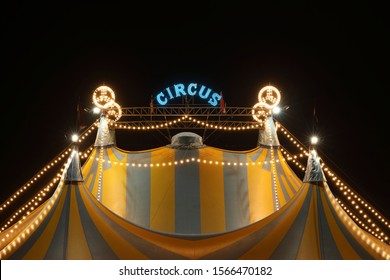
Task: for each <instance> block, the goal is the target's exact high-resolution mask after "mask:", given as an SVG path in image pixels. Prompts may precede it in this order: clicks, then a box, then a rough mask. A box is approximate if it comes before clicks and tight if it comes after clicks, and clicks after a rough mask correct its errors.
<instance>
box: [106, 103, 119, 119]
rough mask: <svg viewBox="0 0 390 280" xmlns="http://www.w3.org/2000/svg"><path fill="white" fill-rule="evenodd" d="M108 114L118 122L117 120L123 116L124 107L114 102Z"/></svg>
mask: <svg viewBox="0 0 390 280" xmlns="http://www.w3.org/2000/svg"><path fill="white" fill-rule="evenodd" d="M107 115H108V117H109V118H110V119H111V120H112V121H114V122H116V121H117V120H119V119H120V118H121V117H122V109H121V107H120V106H119V104H118V103H116V102H115V103H114V104H113V106H111V107H110V108H109V109H108V110H107Z"/></svg>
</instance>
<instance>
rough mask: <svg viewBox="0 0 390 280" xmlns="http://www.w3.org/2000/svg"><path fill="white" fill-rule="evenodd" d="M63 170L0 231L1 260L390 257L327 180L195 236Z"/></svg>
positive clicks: (308, 183) (308, 184)
mask: <svg viewBox="0 0 390 280" xmlns="http://www.w3.org/2000/svg"><path fill="white" fill-rule="evenodd" d="M73 157H76V158H77V157H78V153H73ZM77 162H78V160H74V159H73V160H72V161H71V164H70V166H71V167H70V170H77V168H76V169H75V168H73V167H72V164H77ZM68 170H69V169H68ZM69 173H72V172H67V170H65V171H64V177H63V179H61V181H60V182H59V184H58V186H57V188H56V190H55V192H54V194H53V195H52V197H51V198H50V199H49V200H48V201H47V202H46V203H45V204H43V205H41V206H40V207H39V208H38V209H36V210H35V211H34V212H33V213H31V214H30V216H29V217H28V218H27V219H25V220H23V221H22V222H21V223H17V224H15V225H14V226H12V227H10V228H9V229H7V230H6V231H4V232H2V233H1V236H0V240H1V243H0V250H1V251H0V257H1V258H2V259H8V258H9V259H390V247H389V246H387V245H385V244H384V243H381V242H380V241H379V240H377V239H376V238H374V237H373V236H372V235H370V234H368V233H367V232H365V231H363V230H361V229H360V228H359V227H358V226H357V225H356V224H355V223H354V222H353V221H352V220H351V219H350V218H349V216H348V215H347V214H346V213H345V212H344V211H343V210H342V208H341V207H340V206H339V205H338V203H337V201H336V200H335V198H334V197H333V195H332V193H331V191H330V189H329V187H328V185H327V183H326V182H325V181H320V182H305V183H303V184H302V186H301V187H300V188H299V189H298V191H297V192H296V194H295V195H294V196H293V197H292V198H291V199H290V200H289V201H288V202H286V203H285V204H284V205H283V206H282V207H281V209H280V210H278V211H275V212H274V213H272V214H270V215H268V216H267V217H265V218H264V219H261V220H259V221H257V222H254V223H252V224H249V225H247V226H244V227H241V228H239V229H236V230H232V231H225V232H222V233H217V234H196V235H194V234H177V233H164V232H160V231H157V230H152V229H149V228H145V227H142V226H139V225H136V224H134V223H131V222H129V221H127V220H125V219H124V218H122V217H120V216H118V215H117V214H115V213H114V212H113V211H111V210H109V209H108V208H107V207H105V206H104V205H103V204H102V203H100V202H99V201H98V200H97V199H96V198H95V196H94V195H93V194H92V193H91V192H90V191H89V189H88V185H87V184H84V183H83V182H82V179H80V178H79V176H71V174H69Z"/></svg>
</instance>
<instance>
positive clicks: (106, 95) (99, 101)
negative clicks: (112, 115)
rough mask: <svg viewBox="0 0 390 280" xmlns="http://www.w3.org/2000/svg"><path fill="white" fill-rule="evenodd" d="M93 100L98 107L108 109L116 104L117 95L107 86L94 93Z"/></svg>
mask: <svg viewBox="0 0 390 280" xmlns="http://www.w3.org/2000/svg"><path fill="white" fill-rule="evenodd" d="M92 100H93V103H94V104H95V105H96V107H98V108H100V109H102V110H104V109H108V108H109V107H111V106H112V105H113V104H114V103H115V93H114V91H113V90H112V89H111V88H109V87H107V86H100V87H98V88H97V89H95V91H94V92H93V96H92Z"/></svg>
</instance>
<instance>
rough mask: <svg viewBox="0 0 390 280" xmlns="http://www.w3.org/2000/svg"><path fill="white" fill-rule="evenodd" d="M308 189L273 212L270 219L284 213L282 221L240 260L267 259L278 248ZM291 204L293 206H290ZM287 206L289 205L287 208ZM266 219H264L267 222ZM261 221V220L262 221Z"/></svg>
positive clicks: (304, 189) (303, 189) (302, 190)
mask: <svg viewBox="0 0 390 280" xmlns="http://www.w3.org/2000/svg"><path fill="white" fill-rule="evenodd" d="M307 190H308V188H307V187H306V188H302V189H301V191H300V192H299V193H298V194H297V196H295V197H294V198H293V199H290V201H289V202H288V203H287V204H286V206H287V207H284V208H282V209H281V210H279V211H277V212H275V214H274V215H272V216H270V218H271V217H272V218H274V217H277V216H279V215H280V214H282V213H286V212H287V214H286V216H284V217H283V221H282V222H281V223H279V224H277V225H276V227H275V229H274V230H273V231H272V232H271V234H268V235H267V236H266V237H265V238H264V239H262V240H261V241H260V242H259V243H257V244H256V245H255V246H253V247H252V249H250V250H249V251H248V252H246V253H245V254H243V255H242V256H241V257H240V259H247V260H259V259H269V258H270V256H271V255H272V253H273V252H274V251H275V249H276V248H277V247H278V246H279V244H280V242H281V241H282V240H283V238H284V236H285V235H286V233H287V232H288V231H289V229H290V227H291V225H292V223H293V221H294V220H295V218H296V216H297V214H298V212H299V210H300V209H301V208H302V204H303V202H304V201H305V197H306V195H307ZM292 204H293V205H292ZM288 205H291V207H290V206H288ZM267 219H268V218H266V219H264V220H267ZM262 221H263V220H262Z"/></svg>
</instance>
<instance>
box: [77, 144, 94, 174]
mask: <svg viewBox="0 0 390 280" xmlns="http://www.w3.org/2000/svg"><path fill="white" fill-rule="evenodd" d="M95 157H96V148H94V149H93V150H92V152H91V154H90V155H89V157H88V159H87V160H86V161H85V163H84V165H83V167H82V168H81V173H82V174H83V178H87V176H88V175H89V174H90V173H91V167H92V164H93V162H94V161H95ZM91 175H93V174H91Z"/></svg>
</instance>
